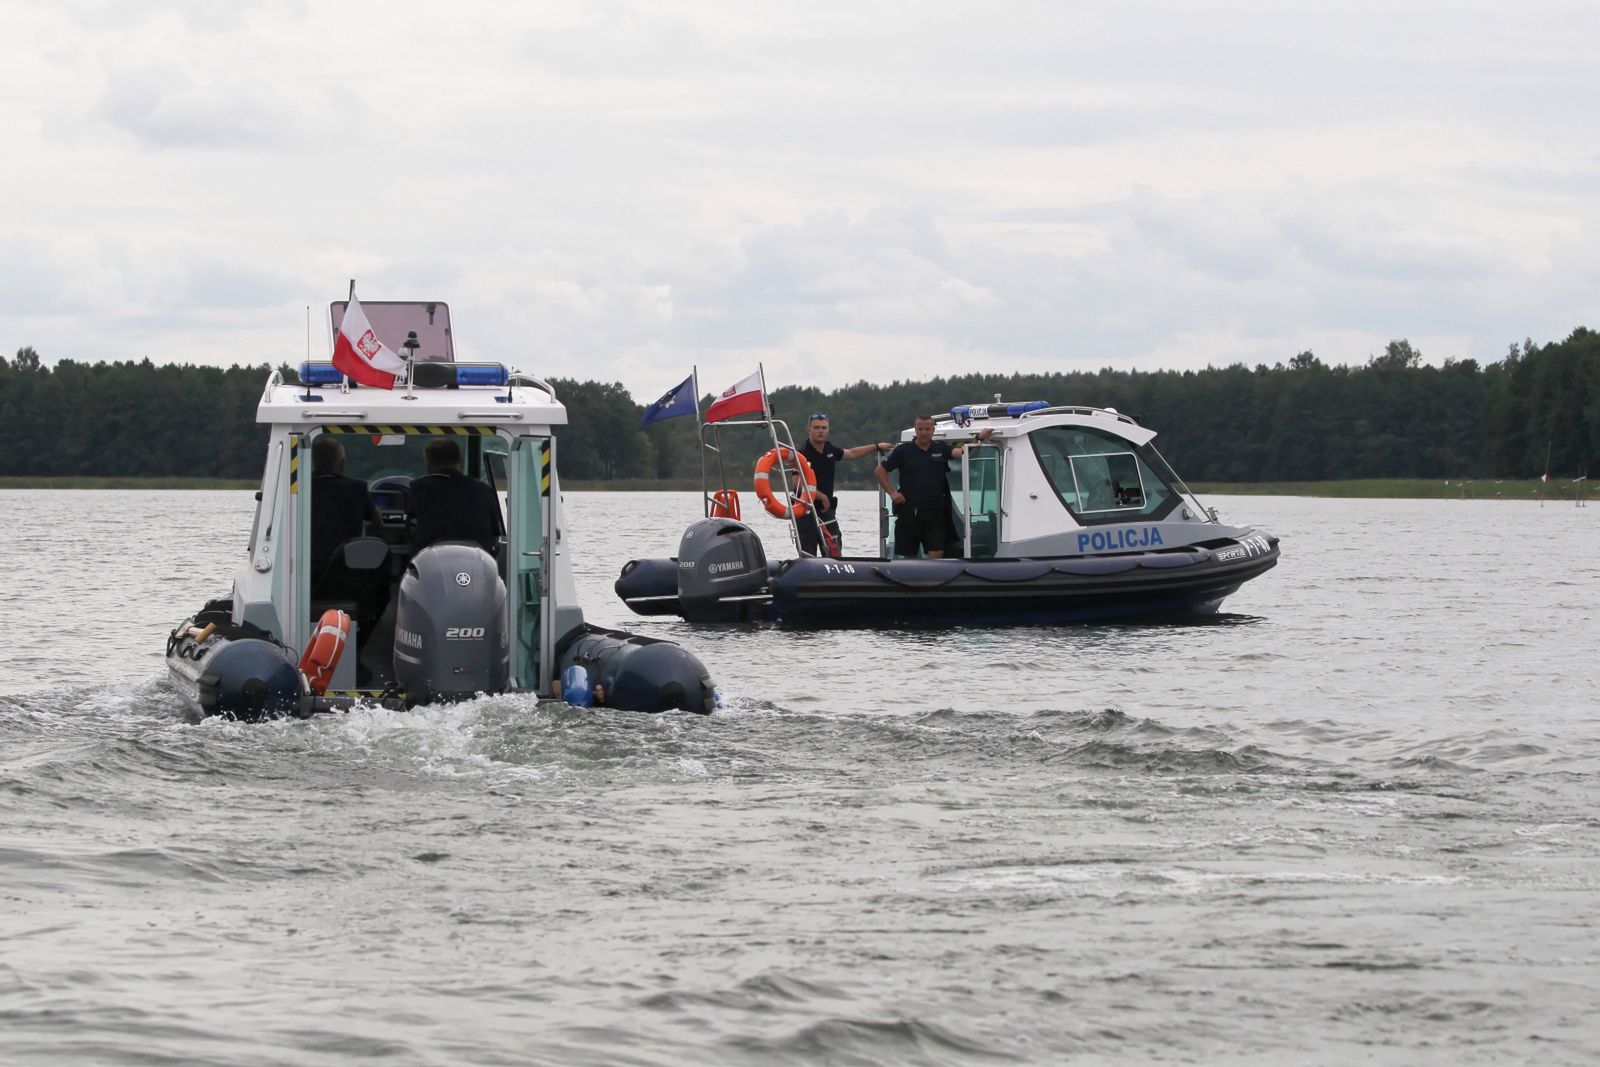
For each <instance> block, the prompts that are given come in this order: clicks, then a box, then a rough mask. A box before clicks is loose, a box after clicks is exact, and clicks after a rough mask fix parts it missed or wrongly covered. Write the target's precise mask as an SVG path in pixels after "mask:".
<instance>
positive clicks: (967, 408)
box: [950, 400, 1050, 425]
mask: <svg viewBox="0 0 1600 1067" xmlns="http://www.w3.org/2000/svg"><path fill="white" fill-rule="evenodd" d="M1049 406H1050V402H1049V401H1048V400H1019V401H1017V402H1016V403H1015V404H962V405H961V406H960V407H954V408H951V409H950V417H951V418H952V419H955V420H956V422H958V423H961V424H962V425H966V423H967V422H968V420H970V419H1015V418H1018V417H1020V416H1022V415H1025V414H1027V413H1028V412H1030V411H1039V410H1041V409H1043V408H1047V407H1049Z"/></svg>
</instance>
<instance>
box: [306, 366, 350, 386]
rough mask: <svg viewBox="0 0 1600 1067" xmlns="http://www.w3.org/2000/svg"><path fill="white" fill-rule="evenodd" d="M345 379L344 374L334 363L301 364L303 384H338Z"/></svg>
mask: <svg viewBox="0 0 1600 1067" xmlns="http://www.w3.org/2000/svg"><path fill="white" fill-rule="evenodd" d="M343 380H344V375H343V374H340V373H339V369H338V368H337V367H335V366H334V365H333V364H332V363H302V364H300V384H301V385H305V386H312V385H338V384H339V383H340V382H341V381H343Z"/></svg>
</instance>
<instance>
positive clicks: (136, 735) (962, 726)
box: [0, 491, 1600, 1065]
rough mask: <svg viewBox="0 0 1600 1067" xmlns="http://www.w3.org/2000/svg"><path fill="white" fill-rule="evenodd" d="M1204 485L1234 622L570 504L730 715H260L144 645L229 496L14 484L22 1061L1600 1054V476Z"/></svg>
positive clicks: (11, 561)
mask: <svg viewBox="0 0 1600 1067" xmlns="http://www.w3.org/2000/svg"><path fill="white" fill-rule="evenodd" d="M843 495H844V505H843V511H842V515H843V516H844V518H845V520H846V521H845V531H846V544H847V549H850V550H861V549H863V548H865V547H866V546H867V544H868V542H869V538H870V536H871V533H872V529H873V523H872V520H871V518H870V514H869V512H870V508H871V503H872V499H873V498H872V497H871V496H870V495H868V494H865V493H845V494H843ZM1207 502H1208V503H1214V504H1217V505H1219V506H1220V508H1221V511H1222V513H1223V516H1224V518H1226V519H1228V520H1229V521H1233V522H1245V523H1254V524H1256V525H1259V526H1261V527H1262V528H1264V529H1266V530H1268V531H1270V532H1272V533H1275V534H1278V535H1280V536H1281V537H1282V538H1283V549H1284V553H1283V562H1282V564H1281V565H1280V566H1279V567H1278V568H1277V569H1276V570H1274V571H1272V572H1270V573H1269V574H1267V575H1266V576H1265V577H1263V578H1261V579H1259V580H1258V581H1256V582H1253V583H1251V584H1250V585H1247V586H1246V587H1245V588H1244V589H1243V590H1242V591H1241V592H1240V593H1238V594H1237V595H1236V596H1234V597H1233V598H1232V599H1230V600H1229V601H1228V603H1227V604H1226V605H1225V608H1224V611H1225V614H1223V615H1221V616H1219V617H1218V618H1216V619H1215V620H1214V621H1212V622H1211V623H1209V624H1207V625H1189V626H1173V625H1156V626H1094V627H1080V628H1062V629H1013V630H976V629H962V628H955V629H943V630H930V631H922V632H916V631H901V632H874V631H866V630H853V631H845V632H819V633H787V632H782V631H778V630H773V629H763V628H751V627H734V628H723V629H696V628H693V627H690V626H688V625H686V624H682V623H678V622H676V621H670V622H664V621H659V620H650V619H641V618H636V617H634V616H632V615H631V614H629V613H628V612H627V610H626V609H625V608H624V607H623V606H622V605H621V604H620V603H619V602H618V601H617V600H616V599H615V597H614V595H613V594H612V591H611V582H612V581H613V580H614V578H615V576H616V573H617V570H618V568H619V567H620V566H621V564H622V563H624V562H625V561H626V560H627V559H629V558H630V557H633V556H665V555H671V554H672V553H673V552H674V550H675V548H676V543H677V535H678V532H679V531H680V530H681V528H682V526H683V525H684V524H685V523H686V522H687V521H688V520H689V519H690V518H692V517H693V516H694V515H695V514H696V513H697V507H698V504H697V497H696V495H695V494H585V493H572V494H568V497H567V504H568V508H569V514H570V520H571V528H570V531H569V537H570V540H571V543H572V544H573V545H574V546H575V550H576V553H577V566H578V571H579V573H578V581H579V588H580V592H581V594H582V597H583V604H584V607H585V610H586V613H587V615H588V617H589V619H590V621H593V622H597V623H599V624H601V625H611V626H620V627H625V628H628V629H632V630H635V631H637V632H641V633H647V634H651V635H654V636H661V637H667V638H671V639H674V640H679V641H682V642H684V643H685V644H687V645H689V646H690V647H691V648H692V649H694V650H695V651H696V652H697V653H698V654H699V655H700V657H701V658H702V659H703V660H704V661H705V662H706V664H707V665H708V666H709V667H710V669H711V670H712V672H713V674H714V675H715V677H716V678H717V680H718V681H719V683H720V685H721V687H722V691H723V694H724V697H725V701H726V706H725V708H724V709H723V710H722V711H720V712H719V713H717V714H716V715H713V716H711V717H709V718H702V717H695V716H689V715H685V714H670V715H664V716H656V717H651V716H643V715H631V714H627V713H618V712H608V711H599V712H585V711H578V710H575V709H571V708H568V707H565V706H562V705H559V704H553V703H550V702H544V703H540V702H537V701H536V700H535V699H534V698H532V697H529V696H500V697H490V698H483V699H479V700H476V701H473V702H469V703H467V704H463V705H457V706H451V707H438V708H428V709H422V710H418V711H416V712H413V713H409V714H401V713H390V712H385V711H381V710H372V709H364V710H357V711H355V712H352V713H350V714H348V715H343V716H339V717H328V718H321V719H318V720H314V721H309V722H280V723H274V724H268V725H262V726H243V725H238V724H232V723H226V722H219V721H206V722H199V723H196V722H194V721H192V720H191V719H189V718H188V717H186V715H185V714H184V712H183V711H182V709H181V708H180V706H179V704H178V701H177V699H176V697H175V695H174V693H173V692H172V690H171V689H169V687H168V685H167V684H166V682H165V680H164V677H163V667H162V659H161V654H162V646H163V641H164V639H165V636H166V633H167V631H168V630H169V629H170V628H171V627H172V626H173V625H175V624H176V623H177V622H179V621H180V620H181V619H182V618H183V616H185V615H186V614H188V613H189V612H191V611H193V610H194V609H195V608H197V607H198V606H199V605H200V604H201V603H202V602H203V601H204V600H205V599H206V598H208V597H210V596H214V595H218V594H219V593H222V592H224V591H226V589H227V585H228V580H229V577H230V576H231V574H232V571H233V569H234V567H235V566H236V565H237V564H238V563H239V562H240V561H241V560H242V558H243V554H244V543H245V540H246V537H247V535H248V531H249V524H250V518H251V506H252V502H251V494H249V493H248V492H143V493H134V492H110V491H103V492H68V491H59V492H48V491H42V492H33V491H0V565H3V573H4V581H3V582H0V633H3V634H4V638H5V652H4V655H3V657H0V1062H3V1063H7V1064H49V1065H54V1064H62V1065H66V1064H72V1065H79V1064H85V1063H109V1064H122V1063H128V1064H191V1063H203V1064H230V1065H257V1064H295V1065H304V1064H348V1063H355V1062H382V1063H389V1064H397V1065H400V1064H563V1065H567V1064H686V1063H687V1064H702V1063H704V1064H813V1063H827V1064H841V1065H845V1064H890V1063H908V1064H1006V1063H1062V1062H1090V1063H1095V1062H1117V1063H1122V1062H1152V1061H1220V1062H1253V1063H1283V1062H1316V1063H1351V1062H1378V1063H1462V1062H1478V1063H1503V1062H1538V1063H1588V1062H1595V1061H1596V1060H1597V1059H1600V1021H1597V1017H1596V1013H1595V1006H1596V1005H1597V1004H1600V863H1597V857H1600V813H1597V812H1600V714H1597V705H1600V699H1597V697H1600V675H1597V673H1596V656H1595V650H1596V643H1597V642H1596V638H1597V636H1600V626H1597V614H1600V608H1597V600H1600V507H1592V508H1576V507H1574V506H1573V505H1572V504H1571V503H1570V502H1568V503H1566V504H1557V503H1554V502H1552V503H1549V504H1546V505H1545V506H1543V507H1540V506H1539V505H1538V504H1537V503H1536V502H1533V501H1501V500H1476V501H1474V500H1459V501H1365V500H1351V501H1335V500H1314V499H1294V498H1257V499H1245V498H1217V499H1211V500H1208V501H1207ZM754 524H755V525H756V526H758V527H759V528H760V529H761V530H762V531H763V533H764V535H765V536H766V537H767V538H768V541H769V545H770V546H771V548H772V550H773V551H775V552H779V553H780V554H781V553H782V547H781V546H782V529H781V527H779V525H778V524H777V523H776V522H775V521H774V520H770V519H768V518H766V517H765V516H761V517H760V518H758V519H756V520H754Z"/></svg>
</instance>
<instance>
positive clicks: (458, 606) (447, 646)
mask: <svg viewBox="0 0 1600 1067" xmlns="http://www.w3.org/2000/svg"><path fill="white" fill-rule="evenodd" d="M394 676H395V681H396V682H397V683H398V684H399V686H400V688H401V689H403V690H404V691H405V694H406V702H407V703H408V704H424V703H427V702H429V701H431V700H436V699H440V698H443V699H450V698H452V697H456V698H459V697H469V696H471V695H473V694H474V693H498V692H500V691H501V690H503V689H505V688H506V685H507V684H508V683H509V681H510V678H511V646H510V643H509V640H508V637H507V634H506V585H505V583H504V582H503V581H501V580H500V573H499V569H498V568H497V567H496V565H495V561H494V558H493V557H491V556H490V555H489V554H488V553H487V552H485V551H484V550H483V549H481V548H479V547H478V546H477V545H474V544H469V543H467V542H465V541H444V542H441V543H439V544H436V545H429V546H428V547H427V548H425V549H423V550H422V551H421V552H418V553H417V554H416V555H414V556H412V557H411V562H410V564H409V565H408V566H407V567H406V573H405V577H404V578H402V579H400V601H399V604H398V606H397V608H396V613H395V622H394Z"/></svg>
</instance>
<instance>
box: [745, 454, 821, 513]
mask: <svg viewBox="0 0 1600 1067" xmlns="http://www.w3.org/2000/svg"><path fill="white" fill-rule="evenodd" d="M779 459H782V460H783V461H784V462H785V463H787V464H789V465H790V466H791V469H798V470H799V471H800V476H801V477H802V478H804V479H805V481H806V484H805V487H804V488H803V489H801V490H800V492H799V493H798V494H796V496H795V502H794V507H793V508H792V509H791V508H790V507H789V505H788V504H786V503H784V502H783V500H782V499H780V498H779V496H778V494H776V493H774V492H773V491H772V479H771V478H770V477H769V476H770V475H771V473H772V468H773V467H776V466H777V465H778V460H779ZM756 496H758V497H760V498H761V503H762V504H763V505H765V506H766V509H767V514H769V515H771V516H772V517H773V518H777V519H798V518H801V517H802V516H804V515H805V513H806V512H808V511H810V510H811V502H812V501H813V500H815V499H816V498H817V476H816V474H815V473H813V472H812V470H811V464H810V463H808V462H806V457H804V456H802V455H801V454H800V453H798V452H795V451H792V450H791V449H790V448H789V447H788V446H787V445H779V446H778V447H777V448H774V449H771V450H769V451H768V452H767V454H766V455H764V456H762V457H761V458H760V459H758V460H756Z"/></svg>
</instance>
